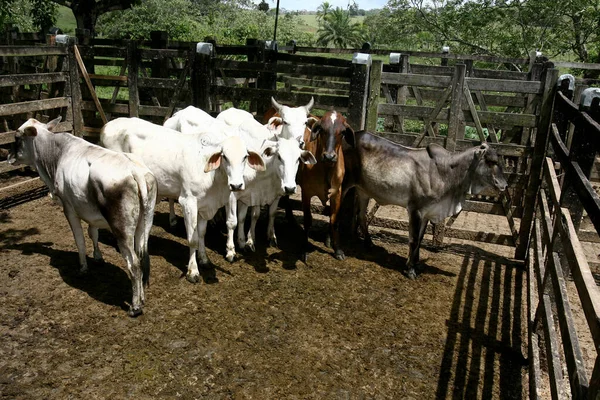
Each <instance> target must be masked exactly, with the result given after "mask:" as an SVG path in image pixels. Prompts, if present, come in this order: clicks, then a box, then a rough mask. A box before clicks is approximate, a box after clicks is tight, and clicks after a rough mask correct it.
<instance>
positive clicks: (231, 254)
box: [225, 252, 235, 262]
mask: <svg viewBox="0 0 600 400" xmlns="http://www.w3.org/2000/svg"><path fill="white" fill-rule="evenodd" d="M225 259H226V260H227V261H229V262H233V260H235V252H228V253H227V255H226V256H225Z"/></svg>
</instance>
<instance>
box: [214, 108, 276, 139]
mask: <svg viewBox="0 0 600 400" xmlns="http://www.w3.org/2000/svg"><path fill="white" fill-rule="evenodd" d="M216 119H217V121H222V122H224V123H226V124H227V125H229V126H231V127H233V128H236V129H239V130H241V131H242V133H241V134H243V135H246V136H247V137H249V138H250V139H251V140H256V141H264V140H276V137H277V136H278V135H279V134H280V133H281V130H282V129H281V128H282V125H281V124H274V123H273V121H275V120H276V119H277V118H271V120H270V121H269V122H267V123H266V124H265V125H263V124H261V123H260V122H258V121H257V120H255V119H254V116H253V115H252V114H250V113H249V112H248V111H246V110H240V109H238V108H234V107H231V108H228V109H227V110H225V111H221V112H220V113H219V115H217V118H216Z"/></svg>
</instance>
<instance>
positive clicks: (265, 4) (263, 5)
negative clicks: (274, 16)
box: [258, 0, 269, 13]
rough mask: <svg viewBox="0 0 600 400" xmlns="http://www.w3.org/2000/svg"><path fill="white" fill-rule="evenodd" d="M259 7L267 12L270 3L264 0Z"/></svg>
mask: <svg viewBox="0 0 600 400" xmlns="http://www.w3.org/2000/svg"><path fill="white" fill-rule="evenodd" d="M258 9H259V10H260V11H262V12H264V13H266V12H267V11H269V5H268V4H267V2H266V1H265V0H262V1H261V2H260V4H259V5H258Z"/></svg>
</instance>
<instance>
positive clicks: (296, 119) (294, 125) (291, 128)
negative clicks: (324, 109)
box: [269, 97, 315, 149]
mask: <svg viewBox="0 0 600 400" xmlns="http://www.w3.org/2000/svg"><path fill="white" fill-rule="evenodd" d="M271 104H272V105H273V107H274V108H275V110H277V113H278V114H279V119H273V118H271V119H270V120H269V122H270V125H274V126H276V124H281V134H280V135H281V137H284V138H286V139H290V138H293V139H296V140H297V141H298V143H299V144H300V148H302V149H303V148H304V130H305V129H306V127H307V126H310V125H311V124H312V123H313V122H314V120H315V119H314V118H313V117H309V116H308V113H309V112H310V109H311V108H312V106H313V105H314V104H315V100H314V98H312V97H311V98H310V101H309V102H308V104H306V105H305V106H300V107H288V106H284V105H281V104H279V103H278V102H277V101H276V100H275V99H274V98H273V97H271Z"/></svg>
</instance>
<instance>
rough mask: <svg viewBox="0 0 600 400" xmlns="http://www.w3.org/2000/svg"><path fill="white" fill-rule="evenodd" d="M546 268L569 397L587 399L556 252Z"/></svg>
mask: <svg viewBox="0 0 600 400" xmlns="http://www.w3.org/2000/svg"><path fill="white" fill-rule="evenodd" d="M548 268H550V270H551V272H550V276H551V277H552V285H553V290H554V302H555V304H556V316H557V319H558V326H559V328H560V332H561V341H562V344H563V352H564V355H565V361H566V364H567V371H568V374H569V382H570V383H571V397H572V398H574V399H587V398H588V397H587V392H588V378H587V373H586V371H585V362H584V360H583V355H582V353H581V346H580V345H579V338H578V337H577V332H576V330H575V321H574V320H573V313H572V311H571V305H570V303H569V295H568V293H567V286H566V284H565V278H564V276H563V270H562V268H561V265H560V256H559V255H558V254H557V253H556V252H552V255H551V257H548Z"/></svg>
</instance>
